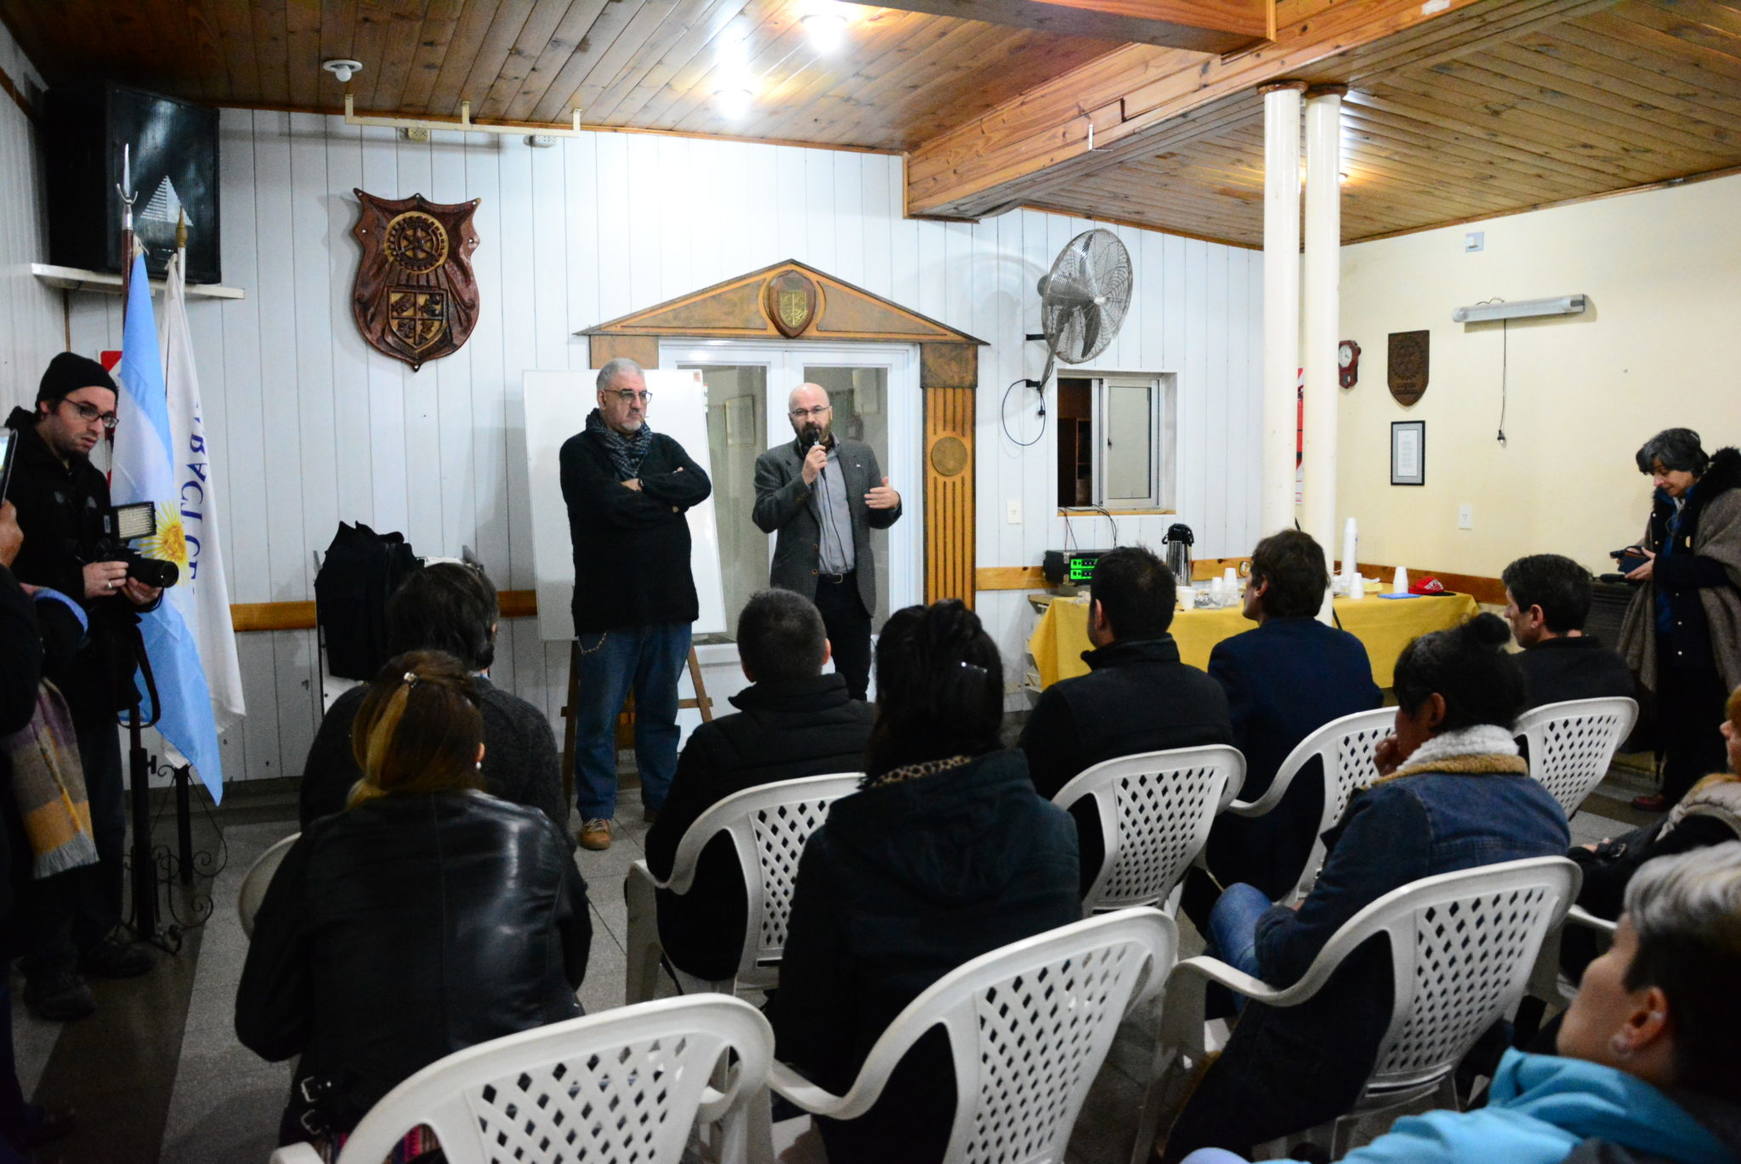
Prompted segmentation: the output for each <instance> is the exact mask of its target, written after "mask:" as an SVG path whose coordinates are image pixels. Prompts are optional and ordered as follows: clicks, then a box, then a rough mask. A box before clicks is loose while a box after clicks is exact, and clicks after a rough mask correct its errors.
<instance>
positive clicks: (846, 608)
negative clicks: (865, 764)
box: [752, 384, 901, 699]
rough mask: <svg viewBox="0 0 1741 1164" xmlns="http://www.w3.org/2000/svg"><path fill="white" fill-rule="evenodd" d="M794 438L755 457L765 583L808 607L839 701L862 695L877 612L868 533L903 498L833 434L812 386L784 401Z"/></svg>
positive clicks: (861, 451)
mask: <svg viewBox="0 0 1741 1164" xmlns="http://www.w3.org/2000/svg"><path fill="white" fill-rule="evenodd" d="M787 417H788V419H790V420H791V422H792V432H793V434H794V439H793V440H792V441H791V443H789V444H783V445H775V446H774V447H773V448H771V449H769V450H768V451H767V452H765V453H763V454H762V455H761V456H759V457H757V458H756V507H755V511H754V513H753V515H752V516H753V517H754V519H755V523H756V525H757V526H758V527H760V528H761V529H762V531H763V532H764V533H771V534H777V536H776V538H775V540H774V564H773V566H772V568H771V569H770V570H769V572H768V573H769V578H768V581H769V584H770V585H773V586H777V587H779V588H780V589H782V590H791V591H795V592H796V593H798V594H802V595H803V596H804V597H806V598H808V599H810V600H811V601H812V602H814V603H815V604H816V608H817V609H818V610H820V611H821V612H822V623H823V625H824V626H825V627H827V628H828V641H829V642H831V643H833V644H834V669H835V670H836V671H838V672H839V673H840V674H841V675H843V676H845V677H846V688H847V693H848V694H849V695H850V696H851V697H852V698H853V699H863V698H864V697H865V692H866V691H867V690H868V688H869V686H870V661H871V654H870V624H871V614H872V613H873V612H874V611H875V610H876V608H877V571H876V561H875V559H874V558H873V557H872V556H871V548H870V531H871V530H873V529H888V528H889V527H890V526H891V525H894V524H895V522H896V521H897V520H899V519H900V516H901V495H900V494H899V493H897V492H895V491H894V490H893V489H891V488H890V487H889V479H888V478H887V477H884V476H883V475H882V470H881V469H880V468H878V467H877V457H876V454H875V453H873V452H872V451H871V449H870V446H869V445H866V444H864V443H862V442H860V441H854V440H847V439H845V438H837V437H835V435H834V408H833V406H832V405H831V404H829V402H828V390H827V389H826V388H824V387H822V386H821V385H820V384H800V385H798V387H796V388H794V389H792V395H791V397H790V399H789V400H788V401H787Z"/></svg>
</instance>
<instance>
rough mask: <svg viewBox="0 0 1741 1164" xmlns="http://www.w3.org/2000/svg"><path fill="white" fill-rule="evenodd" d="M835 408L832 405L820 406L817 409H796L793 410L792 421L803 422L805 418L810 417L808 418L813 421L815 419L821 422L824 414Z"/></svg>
mask: <svg viewBox="0 0 1741 1164" xmlns="http://www.w3.org/2000/svg"><path fill="white" fill-rule="evenodd" d="M833 407H834V405H832V404H818V405H817V406H816V407H815V408H794V409H793V410H792V419H793V420H803V419H804V418H805V417H807V416H808V417H811V418H812V419H815V420H821V419H822V414H823V413H825V412H827V411H829V410H830V409H832V408H833Z"/></svg>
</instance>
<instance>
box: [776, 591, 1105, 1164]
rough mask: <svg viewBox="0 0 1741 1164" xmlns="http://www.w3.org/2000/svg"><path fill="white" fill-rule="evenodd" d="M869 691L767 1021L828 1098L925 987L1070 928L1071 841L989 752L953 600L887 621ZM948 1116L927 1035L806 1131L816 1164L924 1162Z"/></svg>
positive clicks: (977, 645) (972, 621)
mask: <svg viewBox="0 0 1741 1164" xmlns="http://www.w3.org/2000/svg"><path fill="white" fill-rule="evenodd" d="M876 676H877V706H876V711H877V718H876V723H875V725H874V726H873V727H872V729H871V737H870V744H869V748H868V751H867V754H866V756H865V771H866V773H867V774H866V776H865V780H864V783H863V784H862V785H861V786H860V791H859V792H858V793H857V794H855V795H853V796H848V797H845V798H843V799H841V800H838V801H836V802H835V803H834V805H833V806H832V807H831V808H830V809H829V814H828V821H827V823H825V824H824V825H823V826H822V827H821V828H819V829H817V830H816V832H815V833H813V834H812V835H811V837H810V841H809V843H808V844H807V845H806V846H805V848H804V856H803V858H802V859H801V860H800V862H799V865H798V881H797V887H796V890H795V892H794V895H793V899H792V916H791V924H790V928H789V930H788V932H787V937H786V951H785V957H784V959H783V961H782V964H781V968H780V987H779V990H778V991H777V992H776V993H775V994H774V996H773V997H772V998H771V999H770V1000H769V1003H768V1007H767V1014H768V1017H769V1019H770V1020H771V1021H772V1022H773V1026H774V1033H775V1036H776V1039H777V1047H776V1053H777V1054H778V1055H779V1057H780V1058H781V1059H783V1060H785V1061H786V1062H789V1063H792V1064H793V1065H795V1066H796V1067H797V1068H798V1069H799V1070H801V1071H802V1072H803V1073H804V1074H805V1075H806V1076H807V1077H808V1078H809V1079H810V1080H812V1081H813V1082H815V1083H818V1084H820V1085H821V1086H823V1087H825V1088H827V1089H828V1090H830V1091H833V1092H835V1093H836V1094H839V1093H842V1092H844V1091H845V1090H846V1089H847V1088H848V1087H850V1086H851V1084H852V1081H853V1079H854V1077H855V1076H856V1075H857V1074H858V1070H859V1067H860V1066H861V1065H862V1064H863V1063H864V1060H865V1057H866V1056H867V1055H868V1054H869V1052H870V1048H871V1046H872V1044H874V1043H875V1042H876V1040H877V1038H878V1036H880V1035H881V1034H882V1033H883V1031H884V1029H885V1028H886V1027H887V1026H888V1024H889V1022H890V1021H891V1020H892V1019H893V1018H894V1017H895V1016H896V1015H897V1014H899V1013H900V1011H901V1008H902V1007H904V1006H906V1005H907V1003H909V1002H911V1001H912V1000H913V999H914V998H915V997H916V996H917V995H918V994H919V993H920V992H921V991H923V990H924V989H925V988H926V987H927V986H929V985H931V983H933V982H935V981H936V980H937V979H938V978H941V977H942V976H943V975H944V974H946V973H948V972H949V971H950V970H953V969H954V968H955V967H957V966H959V965H961V964H962V963H963V962H967V961H969V960H971V959H973V958H975V957H977V956H979V955H980V954H983V953H985V952H987V951H988V950H994V949H996V948H997V947H999V946H1003V945H1007V944H1008V943H1010V942H1014V941H1017V940H1019V939H1021V938H1026V937H1031V936H1032V935H1034V934H1037V933H1042V932H1044V931H1046V930H1049V929H1053V928H1056V927H1057V926H1061V925H1065V924H1068V923H1069V922H1072V921H1075V920H1077V919H1078V918H1080V917H1081V915H1082V907H1081V902H1080V900H1079V899H1078V897H1077V892H1076V891H1077V884H1076V883H1077V860H1076V828H1075V825H1074V824H1073V823H1072V822H1071V820H1070V817H1069V815H1068V814H1067V813H1065V812H1064V810H1062V809H1060V808H1057V807H1056V806H1054V805H1052V804H1050V803H1049V802H1047V801H1045V800H1042V799H1041V798H1040V796H1039V795H1038V794H1037V793H1036V792H1035V791H1034V787H1033V784H1032V782H1031V781H1030V780H1029V779H1028V768H1027V761H1026V759H1025V758H1024V756H1023V755H1022V753H1021V752H1019V751H1015V750H1011V749H1005V748H1003V747H1001V745H1000V744H999V737H998V732H999V728H1000V726H1001V724H1002V721H1003V662H1002V660H1001V659H999V657H998V651H997V646H996V644H994V643H993V642H992V641H991V637H990V636H989V635H987V634H986V633H985V631H984V630H983V629H982V628H981V627H980V623H979V618H978V617H977V616H976V615H975V614H974V613H973V612H972V611H971V610H969V609H967V608H966V607H965V606H963V605H962V604H961V603H960V602H957V601H953V600H951V601H947V602H939V603H937V604H936V605H934V606H909V607H907V608H906V609H905V610H901V611H898V612H896V613H895V614H894V615H893V616H892V617H891V618H890V619H889V621H888V623H887V624H886V625H885V626H884V627H883V630H882V634H881V636H880V637H879V638H878V641H877V649H876ZM954 1106H955V1085H954V1076H953V1073H952V1069H951V1067H950V1063H949V1052H948V1040H947V1038H946V1037H945V1036H944V1035H943V1033H942V1031H941V1030H938V1031H933V1032H931V1033H930V1034H928V1035H926V1036H925V1037H924V1038H923V1039H922V1040H921V1041H920V1042H919V1043H918V1045H917V1046H916V1047H915V1048H914V1049H913V1051H912V1052H911V1053H910V1054H909V1055H908V1056H907V1057H906V1059H904V1060H903V1061H902V1062H901V1065H900V1066H899V1067H898V1068H896V1070H895V1073H894V1076H893V1078H892V1079H891V1080H890V1083H889V1086H888V1088H887V1089H886V1090H884V1092H883V1094H882V1098H881V1099H879V1100H878V1101H877V1103H876V1105H875V1106H873V1107H872V1108H871V1109H870V1111H869V1112H867V1113H866V1114H865V1115H864V1116H862V1117H860V1118H859V1119H856V1120H852V1121H848V1122H833V1121H829V1120H822V1121H819V1123H820V1125H821V1131H822V1138H823V1141H824V1143H825V1144H826V1146H827V1149H828V1158H829V1160H831V1161H833V1162H834V1164H852V1162H853V1161H861V1160H862V1161H873V1160H874V1161H888V1160H900V1161H903V1162H915V1164H917V1162H923V1161H930V1160H939V1159H941V1158H942V1154H943V1148H944V1146H945V1144H946V1142H947V1140H948V1137H949V1127H950V1121H951V1119H952V1118H953V1116H954Z"/></svg>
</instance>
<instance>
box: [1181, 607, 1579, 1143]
mask: <svg viewBox="0 0 1741 1164" xmlns="http://www.w3.org/2000/svg"><path fill="white" fill-rule="evenodd" d="M1510 637H1511V636H1510V635H1509V634H1508V633H1507V631H1506V628H1505V623H1504V622H1503V621H1501V620H1500V618H1499V617H1498V616H1497V615H1492V614H1482V615H1477V616H1476V617H1475V618H1474V619H1472V620H1471V621H1469V622H1467V623H1465V624H1464V625H1462V626H1460V627H1456V628H1454V629H1451V630H1443V631H1434V632H1433V633H1431V634H1426V635H1422V636H1421V637H1420V638H1418V639H1415V640H1414V641H1413V642H1411V643H1410V644H1409V645H1408V646H1406V647H1404V648H1403V651H1402V654H1401V655H1400V656H1399V657H1398V659H1397V664H1396V695H1397V709H1396V732H1395V734H1394V735H1391V736H1387V737H1386V738H1385V739H1384V740H1383V741H1382V742H1381V743H1380V744H1379V748H1378V752H1377V755H1376V757H1375V758H1376V760H1377V763H1378V770H1379V773H1380V777H1381V778H1380V779H1379V780H1378V781H1377V782H1376V783H1374V784H1373V785H1372V786H1371V787H1369V788H1367V789H1365V790H1364V791H1362V792H1359V793H1356V794H1355V796H1354V798H1353V800H1351V801H1350V802H1349V805H1348V811H1347V813H1346V814H1345V815H1344V816H1343V818H1342V820H1341V821H1340V822H1338V823H1337V825H1336V826H1335V827H1334V828H1332V829H1331V830H1330V831H1329V832H1328V833H1326V834H1325V835H1324V839H1325V842H1326V844H1327V845H1328V851H1327V852H1326V854H1325V857H1324V867H1323V870H1322V872H1321V873H1320V874H1319V876H1318V880H1317V883H1316V884H1315V885H1314V886H1313V888H1312V891H1311V893H1310V895H1308V896H1307V898H1306V900H1305V901H1304V902H1302V903H1301V905H1300V907H1299V909H1298V910H1294V909H1289V908H1287V907H1286V906H1271V905H1270V903H1269V900H1268V899H1267V898H1266V897H1265V896H1264V895H1263V894H1262V893H1260V892H1259V891H1258V890H1256V889H1254V888H1252V887H1251V886H1249V885H1240V884H1235V885H1232V886H1229V887H1228V889H1227V892H1225V893H1223V894H1222V895H1221V899H1220V900H1219V901H1217V902H1216V904H1215V910H1214V913H1213V915H1212V916H1211V919H1210V933H1209V935H1208V936H1209V938H1210V941H1211V944H1212V945H1213V947H1214V948H1215V950H1216V951H1218V953H1219V955H1220V956H1221V957H1222V958H1224V959H1226V960H1227V961H1228V962H1230V963H1232V964H1233V965H1235V966H1238V967H1239V968H1240V969H1242V970H1244V971H1246V972H1247V973H1250V974H1255V975H1256V976H1258V977H1259V978H1261V979H1263V980H1264V981H1265V982H1268V983H1270V984H1271V985H1273V986H1288V985H1291V984H1293V983H1294V982H1297V981H1298V980H1299V978H1300V976H1301V975H1302V974H1304V973H1305V971H1306V968H1307V967H1308V966H1310V965H1311V962H1312V959H1313V958H1314V957H1315V956H1316V955H1317V954H1318V952H1319V951H1320V950H1321V949H1323V947H1324V944H1325V943H1326V942H1327V941H1328V940H1329V939H1330V937H1331V935H1332V934H1334V933H1335V932H1336V930H1337V929H1338V928H1340V927H1341V925H1342V923H1344V922H1346V921H1347V920H1348V919H1349V918H1351V917H1353V916H1354V914H1356V913H1357V912H1359V911H1360V910H1361V909H1362V908H1364V907H1365V906H1367V905H1369V904H1370V903H1371V902H1373V901H1374V900H1376V899H1377V898H1379V897H1381V896H1383V895H1384V894H1386V893H1388V892H1390V891H1391V890H1393V889H1396V888H1398V887H1400V886H1403V885H1407V884H1409V883H1410V882H1413V881H1418V880H1420V879H1421V878H1423V877H1430V876H1433V875H1434V874H1438V873H1450V872H1453V871H1454V870H1458V869H1468V868H1474V867H1477V866H1481V865H1486V864H1491V863H1495V862H1500V861H1513V860H1519V859H1522V858H1525V857H1548V856H1559V855H1561V854H1563V853H1564V852H1565V850H1566V843H1567V840H1568V839H1569V838H1568V831H1567V828H1566V818H1565V814H1564V813H1563V812H1561V810H1560V806H1559V804H1558V803H1556V802H1555V800H1554V798H1553V797H1552V796H1550V795H1549V794H1548V792H1547V790H1546V789H1545V788H1543V787H1542V786H1541V784H1539V783H1538V782H1536V781H1535V780H1533V779H1531V778H1530V776H1529V775H1528V773H1527V771H1526V770H1525V765H1524V762H1523V760H1522V758H1521V757H1520V756H1519V755H1518V754H1517V744H1516V742H1515V741H1514V740H1513V739H1512V736H1511V725H1512V721H1513V720H1514V719H1515V718H1516V717H1517V713H1518V711H1519V710H1520V709H1521V707H1522V705H1523V675H1522V674H1521V673H1520V672H1519V671H1518V668H1517V663H1516V662H1515V661H1514V660H1513V659H1512V657H1511V656H1510V655H1509V654H1507V653H1505V651H1504V650H1503V649H1502V648H1503V647H1504V645H1505V643H1506V641H1507V640H1508V639H1509V638H1510ZM1390 1009H1391V990H1390V964H1389V954H1388V952H1387V948H1386V947H1385V945H1384V944H1383V943H1382V942H1375V943H1368V944H1367V945H1365V946H1363V947H1362V948H1361V949H1360V950H1358V951H1356V952H1355V953H1354V954H1353V955H1352V956H1350V957H1349V958H1348V959H1347V960H1346V961H1345V962H1344V963H1343V964H1342V966H1341V968H1340V969H1339V970H1338V971H1337V972H1336V973H1335V975H1333V976H1332V977H1331V979H1330V981H1329V982H1328V983H1327V984H1326V985H1325V987H1324V989H1323V990H1321V991H1319V993H1318V994H1317V995H1316V996H1315V997H1314V998H1312V999H1311V1000H1310V1001H1308V1002H1306V1003H1303V1004H1301V1005H1300V1006H1296V1007H1288V1008H1272V1007H1266V1006H1263V1005H1261V1004H1258V1003H1252V1004H1251V1005H1249V1006H1247V1007H1246V1008H1245V1012H1244V1014H1243V1015H1242V1016H1241V1017H1240V1019H1239V1023H1238V1025H1237V1026H1235V1027H1234V1030H1233V1036H1232V1038H1231V1039H1230V1040H1229V1042H1228V1045H1227V1049H1226V1051H1225V1053H1224V1054H1223V1055H1222V1056H1221V1058H1220V1059H1218V1060H1217V1061H1216V1062H1215V1063H1214V1064H1213V1065H1212V1066H1211V1067H1210V1068H1209V1070H1208V1072H1207V1074H1206V1075H1205V1076H1204V1078H1203V1082H1202V1085H1201V1086H1200V1087H1199V1088H1198V1089H1197V1091H1196V1093H1195V1094H1194V1095H1193V1096H1192V1097H1191V1100H1190V1102H1189V1103H1188V1104H1186V1106H1185V1110H1184V1111H1183V1112H1182V1113H1181V1114H1180V1116H1179V1120H1178V1123H1177V1124H1176V1125H1175V1126H1174V1128H1173V1131H1172V1134H1171V1136H1170V1138H1169V1140H1168V1143H1167V1153H1168V1159H1178V1158H1179V1157H1180V1156H1183V1155H1184V1154H1185V1153H1187V1152H1189V1151H1191V1150H1193V1149H1196V1148H1202V1147H1219V1148H1229V1149H1236V1150H1245V1149H1249V1147H1250V1146H1251V1145H1252V1144H1254V1143H1261V1142H1262V1141H1265V1140H1269V1139H1274V1138H1276V1137H1279V1136H1285V1135H1288V1134H1290V1133H1293V1132H1298V1131H1302V1130H1304V1129H1307V1128H1310V1127H1312V1126H1314V1125H1316V1124H1319V1123H1322V1122H1323V1121H1325V1120H1328V1119H1331V1118H1333V1117H1335V1116H1337V1115H1340V1114H1342V1113H1343V1112H1346V1111H1347V1110H1348V1109H1349V1107H1350V1106H1351V1105H1352V1104H1353V1102H1354V1100H1355V1099H1356V1097H1357V1096H1358V1095H1359V1093H1360V1089H1361V1087H1362V1086H1363V1085H1364V1083H1365V1081H1366V1078H1367V1076H1368V1075H1369V1074H1370V1073H1371V1070H1372V1064H1373V1058H1374V1056H1375V1055H1376V1054H1377V1052H1378V1044H1379V1042H1380V1041H1381V1040H1382V1038H1383V1036H1384V1032H1385V1029H1386V1028H1387V1026H1388V1025H1389V1022H1390Z"/></svg>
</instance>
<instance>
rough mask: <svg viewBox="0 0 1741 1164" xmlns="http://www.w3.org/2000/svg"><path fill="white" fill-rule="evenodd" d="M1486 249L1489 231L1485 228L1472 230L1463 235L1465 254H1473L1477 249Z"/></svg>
mask: <svg viewBox="0 0 1741 1164" xmlns="http://www.w3.org/2000/svg"><path fill="white" fill-rule="evenodd" d="M1486 249H1487V232H1486V231H1484V230H1472V231H1469V232H1468V233H1467V234H1465V235H1464V236H1463V253H1464V254H1466V255H1472V254H1474V253H1475V252H1476V251H1484V250H1486Z"/></svg>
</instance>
